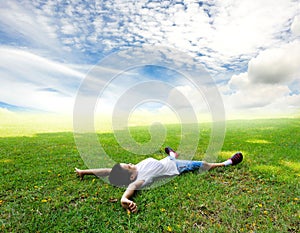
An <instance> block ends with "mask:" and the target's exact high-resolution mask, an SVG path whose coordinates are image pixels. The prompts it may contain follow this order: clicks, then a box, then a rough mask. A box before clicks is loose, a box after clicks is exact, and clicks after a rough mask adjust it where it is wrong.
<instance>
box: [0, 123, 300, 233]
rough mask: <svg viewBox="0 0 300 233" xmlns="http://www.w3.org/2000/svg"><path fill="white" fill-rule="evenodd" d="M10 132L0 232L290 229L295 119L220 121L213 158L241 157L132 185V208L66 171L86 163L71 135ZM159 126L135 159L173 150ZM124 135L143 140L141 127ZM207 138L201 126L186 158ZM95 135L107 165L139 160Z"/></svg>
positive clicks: (299, 192)
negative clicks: (221, 132) (222, 127)
mask: <svg viewBox="0 0 300 233" xmlns="http://www.w3.org/2000/svg"><path fill="white" fill-rule="evenodd" d="M32 127H33V128H34V126H32ZM10 130H13V129H12V128H11V127H6V128H5V126H2V128H1V135H0V136H1V137H0V176H1V183H0V231H1V232H295V233H296V232H300V185H299V183H300V119H299V118H290V119H288V118H286V119H262V120H236V121H228V122H227V124H226V135H225V141H224V145H223V147H222V150H221V152H220V153H219V155H218V158H217V160H218V161H223V160H224V159H227V158H228V157H230V156H231V155H232V154H233V153H234V152H236V151H242V152H243V154H244V161H243V162H242V163H241V164H239V165H237V166H234V167H226V168H219V169H217V170H213V171H210V172H205V173H200V174H199V173H197V172H193V173H186V174H183V175H181V176H179V177H176V178H175V179H172V180H171V181H170V182H168V183H166V184H165V185H163V186H160V187H157V188H154V189H151V190H142V191H139V192H137V194H136V195H135V197H134V200H135V202H136V203H137V204H138V208H139V210H138V213H136V214H132V213H128V212H126V211H125V210H124V209H123V208H122V207H121V205H120V197H121V196H122V193H123V192H124V189H122V188H114V187H112V186H110V185H108V184H107V183H106V182H104V181H103V180H102V179H98V178H97V177H94V176H90V177H85V178H84V180H82V181H81V180H80V179H79V178H78V177H77V176H76V174H75V173H74V168H75V167H78V168H82V169H84V168H87V167H86V166H85V164H84V161H83V160H82V158H81V156H80V154H79V152H78V150H77V147H76V144H75V142H74V136H73V133H72V132H39V133H38V132H34V133H33V134H32V135H29V134H28V135H22V134H21V133H20V135H12V134H11V133H10V132H11V131H10ZM168 132H173V133H171V136H168V137H167V140H166V141H165V144H164V145H163V146H162V147H161V148H157V151H156V152H155V153H153V154H149V155H145V156H144V157H150V156H151V157H155V158H162V157H164V156H165V154H164V152H163V147H164V146H167V145H168V146H171V147H174V148H175V149H176V147H177V145H178V141H179V140H180V126H178V125H170V126H168ZM178 132H179V133H178ZM132 135H133V137H134V138H135V139H136V140H137V141H139V142H140V143H143V141H147V140H149V134H147V130H146V128H145V127H135V128H134V129H132ZM168 135H169V134H168ZM209 136H210V130H209V126H208V125H207V124H203V125H201V137H200V140H199V145H198V149H197V152H196V155H195V156H194V159H195V160H201V159H202V158H203V156H204V154H205V149H206V145H207V143H208V141H209ZM99 139H100V141H101V143H102V145H103V147H104V148H105V150H106V151H107V153H108V154H110V155H111V156H112V157H113V158H114V159H115V160H116V161H124V162H133V163H136V162H138V161H139V160H141V159H143V158H144V157H141V156H136V155H134V154H131V153H130V152H128V151H126V150H124V149H122V148H120V146H119V145H118V143H117V142H116V140H115V138H114V135H113V134H112V133H99Z"/></svg>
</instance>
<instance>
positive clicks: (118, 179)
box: [108, 163, 131, 187]
mask: <svg viewBox="0 0 300 233" xmlns="http://www.w3.org/2000/svg"><path fill="white" fill-rule="evenodd" d="M130 176H131V173H130V172H129V171H127V170H125V169H123V168H122V167H121V165H120V164H119V163H117V164H116V165H114V166H113V168H112V169H111V172H110V174H109V177H108V179H109V182H110V183H111V184H112V185H114V186H118V187H123V186H128V185H129V184H130V183H131V180H130Z"/></svg>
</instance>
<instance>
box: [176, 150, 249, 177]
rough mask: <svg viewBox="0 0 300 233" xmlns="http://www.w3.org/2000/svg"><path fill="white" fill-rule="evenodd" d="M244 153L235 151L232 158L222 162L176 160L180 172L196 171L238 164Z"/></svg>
mask: <svg viewBox="0 0 300 233" xmlns="http://www.w3.org/2000/svg"><path fill="white" fill-rule="evenodd" d="M242 160H243V155H242V153H241V152H237V153H235V154H234V155H233V156H232V157H231V158H229V159H228V160H226V161H224V162H222V163H208V162H205V161H188V160H176V165H177V169H178V171H179V173H183V172H189V171H194V170H197V169H200V168H201V169H202V170H204V171H209V170H212V169H214V168H217V167H224V166H229V165H236V164H239V163H240V162H242Z"/></svg>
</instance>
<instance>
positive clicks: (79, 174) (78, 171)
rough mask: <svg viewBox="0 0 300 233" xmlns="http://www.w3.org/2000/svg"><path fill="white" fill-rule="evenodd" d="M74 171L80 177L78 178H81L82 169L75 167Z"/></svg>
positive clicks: (82, 175)
mask: <svg viewBox="0 0 300 233" xmlns="http://www.w3.org/2000/svg"><path fill="white" fill-rule="evenodd" d="M75 172H76V174H77V175H78V176H79V177H80V180H83V177H84V174H83V173H82V171H81V170H80V169H78V168H77V167H75Z"/></svg>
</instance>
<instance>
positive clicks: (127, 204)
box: [121, 180, 144, 213]
mask: <svg viewBox="0 0 300 233" xmlns="http://www.w3.org/2000/svg"><path fill="white" fill-rule="evenodd" d="M143 184H144V181H143V180H138V181H135V182H133V183H131V184H130V185H129V186H128V187H127V189H126V191H125V192H124V193H123V196H122V198H121V205H122V207H123V208H125V209H127V210H129V211H130V212H132V213H136V212H137V205H136V203H135V202H133V201H131V200H130V198H131V197H132V196H133V194H134V192H135V191H136V190H138V189H139V188H140V187H141V186H142V185H143Z"/></svg>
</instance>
